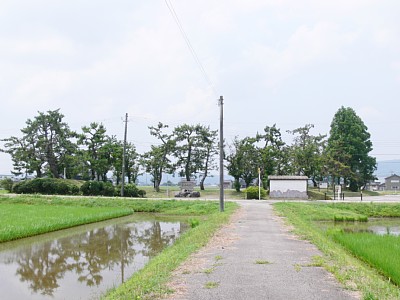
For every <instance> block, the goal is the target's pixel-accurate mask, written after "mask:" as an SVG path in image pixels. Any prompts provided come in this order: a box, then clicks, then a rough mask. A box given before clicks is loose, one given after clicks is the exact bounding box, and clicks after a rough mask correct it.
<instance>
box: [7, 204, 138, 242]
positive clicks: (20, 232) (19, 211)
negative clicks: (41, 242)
mask: <svg viewBox="0 0 400 300" xmlns="http://www.w3.org/2000/svg"><path fill="white" fill-rule="evenodd" d="M131 213H132V210H131V209H128V208H111V209H110V208H106V207H78V206H75V207H72V206H58V205H53V206H50V205H28V204H10V203H0V242H6V241H11V240H15V239H20V238H24V237H28V236H33V235H37V234H41V233H45V232H50V231H55V230H59V229H64V228H69V227H73V226H77V225H82V224H87V223H92V222H98V221H102V220H107V219H111V218H116V217H121V216H126V215H129V214H131Z"/></svg>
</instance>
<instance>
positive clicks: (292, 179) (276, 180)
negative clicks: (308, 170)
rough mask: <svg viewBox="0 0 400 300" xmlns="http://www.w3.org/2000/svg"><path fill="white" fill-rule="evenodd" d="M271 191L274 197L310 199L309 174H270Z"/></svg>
mask: <svg viewBox="0 0 400 300" xmlns="http://www.w3.org/2000/svg"><path fill="white" fill-rule="evenodd" d="M268 179H269V180H270V181H269V185H270V190H269V191H270V192H269V197H270V198H271V199H273V198H290V199H293V198H296V199H308V195H307V186H308V185H307V181H308V177H307V176H268Z"/></svg>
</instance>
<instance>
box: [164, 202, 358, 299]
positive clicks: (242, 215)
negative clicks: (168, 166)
mask: <svg viewBox="0 0 400 300" xmlns="http://www.w3.org/2000/svg"><path fill="white" fill-rule="evenodd" d="M239 202H240V204H241V210H240V212H239V213H238V214H237V215H236V216H235V217H234V220H233V223H232V224H231V225H229V226H227V227H225V228H223V229H222V230H221V231H220V232H219V233H218V234H217V236H216V237H215V239H214V240H213V241H212V242H211V245H208V246H207V247H205V248H204V249H203V250H201V251H200V252H199V253H197V254H196V255H195V256H194V257H193V258H192V259H191V260H189V262H187V263H185V265H183V266H182V267H181V268H180V269H179V270H178V271H177V273H176V276H175V279H174V280H173V282H172V287H173V288H174V289H175V290H177V293H175V294H174V295H171V297H169V299H196V300H201V299H213V300H216V299H230V300H235V299H237V300H239V299H246V300H247V299H252V300H256V299H273V300H280V299H282V300H288V299H307V300H310V299H335V300H338V299H358V296H357V294H354V293H353V295H352V294H351V293H350V292H348V291H345V290H344V289H343V288H342V287H341V286H340V285H339V283H337V281H336V280H335V279H334V277H333V276H332V275H331V274H329V273H328V272H327V271H325V270H324V269H323V268H320V267H315V266H312V257H313V256H316V255H321V253H320V252H319V251H318V250H317V249H316V247H315V246H313V245H312V244H310V243H309V242H307V241H303V240H299V239H297V238H296V237H295V236H293V235H292V234H291V233H290V232H289V230H288V229H287V228H286V226H285V225H284V224H283V221H282V220H281V219H280V218H279V217H277V216H275V215H274V213H273V208H272V206H271V204H270V203H267V202H265V201H251V202H250V201H239ZM257 261H258V262H259V263H257ZM262 261H265V262H268V263H266V264H261V263H260V262H262Z"/></svg>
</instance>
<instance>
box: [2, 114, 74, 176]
mask: <svg viewBox="0 0 400 300" xmlns="http://www.w3.org/2000/svg"><path fill="white" fill-rule="evenodd" d="M63 118H64V115H63V114H61V113H60V112H59V109H57V110H53V111H48V112H47V113H43V112H39V115H38V116H36V117H35V118H34V119H33V120H31V119H28V120H27V121H26V127H25V128H23V129H21V132H22V134H23V137H22V138H16V137H11V138H9V139H6V140H5V141H6V144H5V146H6V148H8V149H7V150H3V151H4V152H6V153H10V154H11V156H12V159H13V162H14V166H15V167H16V169H17V172H21V170H22V169H25V170H26V171H27V172H28V173H31V172H33V171H35V172H36V175H37V176H38V177H41V176H42V174H43V172H45V171H46V170H47V171H48V174H49V175H50V176H52V177H54V178H59V177H60V174H62V172H63V169H64V168H65V167H66V166H67V163H66V162H67V160H68V157H69V156H71V155H73V154H74V153H75V151H76V149H77V145H76V143H74V142H72V141H71V139H72V138H74V137H76V133H75V132H73V131H71V130H70V129H69V126H68V124H67V123H65V122H63V121H62V119H63Z"/></svg>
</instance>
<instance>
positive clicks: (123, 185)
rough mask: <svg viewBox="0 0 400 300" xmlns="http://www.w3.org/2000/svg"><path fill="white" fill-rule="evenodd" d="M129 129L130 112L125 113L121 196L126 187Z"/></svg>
mask: <svg viewBox="0 0 400 300" xmlns="http://www.w3.org/2000/svg"><path fill="white" fill-rule="evenodd" d="M127 131H128V113H126V114H125V134H124V150H123V152H122V178H121V179H122V181H121V197H123V196H124V187H125V152H126V133H127Z"/></svg>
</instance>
